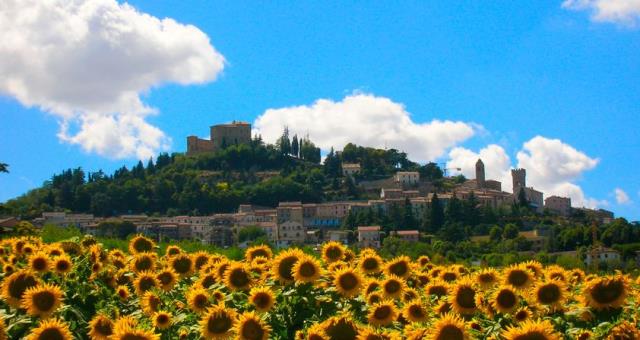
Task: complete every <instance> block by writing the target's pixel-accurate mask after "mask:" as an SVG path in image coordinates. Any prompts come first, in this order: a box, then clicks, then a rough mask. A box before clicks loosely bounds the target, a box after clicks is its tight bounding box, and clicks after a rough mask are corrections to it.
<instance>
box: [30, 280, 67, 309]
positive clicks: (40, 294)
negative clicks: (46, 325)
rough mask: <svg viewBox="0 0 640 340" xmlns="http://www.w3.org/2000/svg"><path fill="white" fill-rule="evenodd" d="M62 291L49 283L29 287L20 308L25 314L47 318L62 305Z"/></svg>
mask: <svg viewBox="0 0 640 340" xmlns="http://www.w3.org/2000/svg"><path fill="white" fill-rule="evenodd" d="M62 295H63V293H62V289H60V287H58V286H56V285H52V284H49V283H44V284H39V285H37V286H35V287H31V288H29V289H27V290H26V291H25V292H24V295H23V296H22V304H21V305H22V308H24V309H25V310H26V311H27V314H29V315H33V316H38V317H41V318H47V317H49V316H50V315H51V314H53V313H54V312H55V311H56V310H57V309H58V307H60V305H61V304H62Z"/></svg>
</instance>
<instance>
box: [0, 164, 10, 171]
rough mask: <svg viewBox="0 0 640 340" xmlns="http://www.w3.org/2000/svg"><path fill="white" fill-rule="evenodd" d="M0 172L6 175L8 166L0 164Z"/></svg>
mask: <svg viewBox="0 0 640 340" xmlns="http://www.w3.org/2000/svg"><path fill="white" fill-rule="evenodd" d="M0 172H5V173H8V172H9V164H7V163H0Z"/></svg>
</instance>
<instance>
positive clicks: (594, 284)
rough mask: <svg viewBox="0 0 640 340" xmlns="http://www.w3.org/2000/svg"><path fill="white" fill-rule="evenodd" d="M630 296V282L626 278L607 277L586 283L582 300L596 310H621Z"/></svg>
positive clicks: (618, 276)
mask: <svg viewBox="0 0 640 340" xmlns="http://www.w3.org/2000/svg"><path fill="white" fill-rule="evenodd" d="M628 294H629V280H628V279H627V278H626V277H625V276H622V275H615V276H606V277H599V278H595V279H593V280H590V281H588V282H586V283H585V288H584V291H583V292H582V295H581V300H582V302H583V303H584V305H585V306H587V307H591V308H593V309H595V310H603V309H610V308H620V307H621V306H622V305H624V302H625V299H626V297H627V295H628Z"/></svg>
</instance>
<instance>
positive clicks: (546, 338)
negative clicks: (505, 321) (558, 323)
mask: <svg viewBox="0 0 640 340" xmlns="http://www.w3.org/2000/svg"><path fill="white" fill-rule="evenodd" d="M501 335H502V337H503V338H504V339H506V340H519V339H540V340H560V339H562V336H561V335H560V334H559V333H558V332H556V331H555V330H554V329H553V324H551V323H550V322H549V321H547V320H544V321H531V320H527V321H523V322H521V323H519V324H518V325H517V326H511V327H508V328H507V329H505V330H504V331H502V334H501Z"/></svg>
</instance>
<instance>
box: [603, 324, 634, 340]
mask: <svg viewBox="0 0 640 340" xmlns="http://www.w3.org/2000/svg"><path fill="white" fill-rule="evenodd" d="M607 339H611V340H636V339H640V330H638V328H637V327H636V326H635V325H634V324H633V323H631V322H629V321H622V322H621V323H619V324H617V325H616V326H615V327H613V328H612V329H611V331H609V336H608V337H607Z"/></svg>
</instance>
